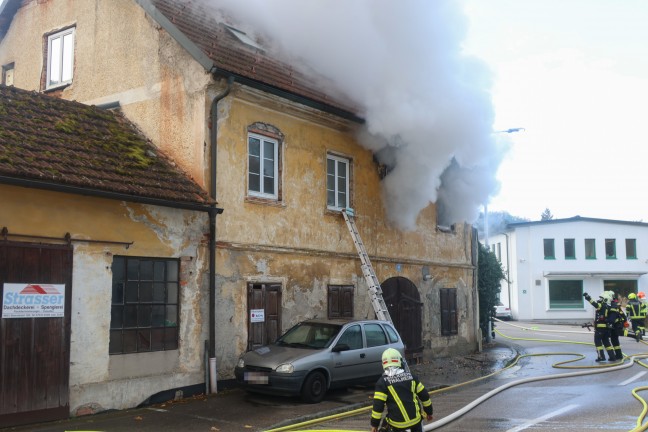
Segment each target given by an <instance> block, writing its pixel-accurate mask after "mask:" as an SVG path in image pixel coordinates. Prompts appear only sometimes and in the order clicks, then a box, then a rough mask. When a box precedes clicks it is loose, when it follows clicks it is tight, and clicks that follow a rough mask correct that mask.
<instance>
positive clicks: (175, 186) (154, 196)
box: [0, 85, 212, 208]
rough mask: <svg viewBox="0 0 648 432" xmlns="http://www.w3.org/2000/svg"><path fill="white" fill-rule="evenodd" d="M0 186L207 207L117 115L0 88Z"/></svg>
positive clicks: (199, 193)
mask: <svg viewBox="0 0 648 432" xmlns="http://www.w3.org/2000/svg"><path fill="white" fill-rule="evenodd" d="M0 181H1V182H5V183H13V184H21V183H20V182H21V181H24V182H25V185H34V184H41V183H42V184H46V185H49V186H50V188H51V186H52V185H58V186H60V187H61V188H62V190H65V188H66V187H67V188H69V189H70V190H73V189H74V190H76V188H81V190H82V191H83V193H87V194H92V192H93V191H95V192H96V193H97V194H98V195H102V196H106V194H108V195H107V196H110V194H114V196H115V197H117V196H122V195H126V198H128V197H133V200H134V201H138V200H139V199H142V200H141V201H144V202H153V203H155V202H158V201H160V202H161V205H167V206H170V207H174V206H176V205H177V206H178V207H187V206H188V207H191V208H192V207H196V206H197V207H198V208H200V206H207V205H209V204H211V203H212V201H211V200H210V198H209V195H208V194H207V193H206V192H205V191H204V190H203V189H202V188H201V187H200V186H198V184H196V183H195V182H194V181H193V180H192V179H191V178H189V177H188V176H187V175H186V174H185V173H184V172H182V171H181V170H180V169H179V168H178V167H177V166H175V165H174V164H173V162H171V161H170V160H169V159H168V158H167V157H165V156H164V155H163V154H162V153H160V151H159V149H158V148H157V147H156V146H155V145H154V144H153V143H151V142H150V141H148V140H147V139H146V138H145V137H144V136H143V135H142V134H141V133H140V132H139V131H138V130H137V129H136V128H135V127H134V126H133V125H132V124H131V123H129V122H128V121H127V120H126V119H125V118H124V117H123V116H122V115H121V114H119V113H116V112H112V111H107V110H103V109H100V108H97V107H94V106H88V105H84V104H81V103H78V102H72V101H67V100H63V99H58V98H54V97H50V96H46V95H43V94H41V93H36V92H30V91H25V90H20V89H17V88H15V87H7V86H3V85H0ZM30 182H31V183H30ZM138 198H139V199H138ZM146 199H148V201H146ZM126 200H128V199H126Z"/></svg>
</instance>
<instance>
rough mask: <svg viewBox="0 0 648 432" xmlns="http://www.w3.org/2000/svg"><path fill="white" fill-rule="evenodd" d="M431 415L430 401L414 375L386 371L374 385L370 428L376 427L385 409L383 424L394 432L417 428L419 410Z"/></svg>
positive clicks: (419, 415)
mask: <svg viewBox="0 0 648 432" xmlns="http://www.w3.org/2000/svg"><path fill="white" fill-rule="evenodd" d="M419 399H420V400H421V402H422V405H423V409H424V410H425V413H426V414H428V415H432V401H431V400H430V395H429V394H428V392H427V390H426V389H425V386H424V385H423V384H422V383H421V382H420V381H419V380H418V378H417V377H416V376H415V375H412V374H411V373H410V372H405V371H404V370H403V369H398V368H388V369H387V370H386V371H385V373H384V374H383V375H382V376H381V377H380V378H379V379H378V381H377V382H376V391H375V393H374V400H373V410H372V411H371V426H372V427H378V426H379V425H380V418H381V417H382V412H383V410H384V409H385V405H387V418H386V421H387V423H389V424H390V425H391V426H393V427H395V428H397V429H407V428H409V427H412V426H415V425H417V424H419V423H420V422H421V421H422V420H423V418H422V416H421V410H420V408H419Z"/></svg>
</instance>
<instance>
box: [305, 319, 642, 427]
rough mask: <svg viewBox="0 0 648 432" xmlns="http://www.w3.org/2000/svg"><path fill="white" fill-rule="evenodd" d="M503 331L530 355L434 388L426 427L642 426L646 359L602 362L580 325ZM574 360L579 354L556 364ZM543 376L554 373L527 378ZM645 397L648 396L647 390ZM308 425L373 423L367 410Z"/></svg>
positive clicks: (633, 350)
mask: <svg viewBox="0 0 648 432" xmlns="http://www.w3.org/2000/svg"><path fill="white" fill-rule="evenodd" d="M514 326H520V327H524V328H526V329H522V328H520V327H514ZM497 330H498V331H499V332H501V334H498V335H497V336H496V339H498V340H499V341H500V343H506V344H511V345H512V346H514V347H515V348H516V349H518V350H519V351H521V352H526V353H527V356H525V357H522V358H521V359H520V360H519V361H518V362H517V363H516V364H515V365H514V366H512V367H510V368H509V369H506V370H504V371H502V372H500V373H497V374H495V375H493V376H492V377H489V378H486V379H483V380H479V381H477V382H473V383H471V384H467V385H463V386H459V387H455V388H449V389H446V390H443V391H441V392H439V393H436V394H433V395H432V400H433V405H434V412H435V418H434V421H433V422H432V423H430V424H428V425H426V426H425V430H439V431H507V432H517V431H539V430H560V431H579V432H587V431H599V432H600V431H601V430H605V431H615V430H618V431H629V430H632V429H633V428H634V427H635V426H637V424H636V423H637V418H638V417H639V416H640V414H641V411H642V405H641V403H640V402H639V401H637V400H636V399H635V398H634V397H633V395H632V389H634V388H636V387H639V386H644V385H646V377H647V375H646V373H647V370H648V369H647V368H648V360H646V362H647V363H646V364H644V365H641V364H639V363H636V362H635V363H634V364H633V365H632V366H629V365H630V363H631V362H630V361H626V362H625V364H622V363H617V365H618V366H619V367H616V366H614V365H613V364H610V363H608V362H606V363H604V364H599V363H596V362H595V361H594V359H595V358H596V355H595V349H594V347H593V344H592V342H593V333H592V332H588V331H587V330H586V329H585V330H583V329H582V328H581V327H580V326H568V325H560V326H556V325H545V324H535V323H519V322H511V323H510V325H509V324H507V323H501V324H498V326H497ZM505 336H506V337H505ZM621 346H622V349H623V351H624V354H626V355H632V354H637V355H639V354H645V355H648V343H637V342H636V341H635V340H634V339H630V338H622V339H621ZM570 360H577V361H576V362H570V363H565V364H562V365H561V364H558V363H560V362H565V361H570ZM626 366H629V367H626ZM561 374H584V375H582V376H575V377H565V376H563V377H559V375H561ZM585 374H586V375H585ZM540 377H552V379H543V380H540V381H530V382H523V381H524V380H535V379H538V378H540ZM507 386H509V387H508V388H503V387H507ZM489 393H491V394H492V395H491V396H490V397H487V398H484V396H485V395H486V396H488V395H489ZM640 395H641V393H640ZM643 397H645V398H646V399H648V391H645V392H643ZM480 398H484V400H483V401H481V400H480ZM471 405H474V406H471ZM462 410H465V411H466V412H465V413H462ZM455 417H456V418H455ZM451 419H452V421H450V420H451ZM444 422H447V423H445V424H443V423H444ZM309 429H311V430H317V429H329V430H330V429H334V430H338V431H363V430H368V429H367V426H366V416H365V418H362V417H358V418H348V419H340V420H334V421H328V422H325V423H322V424H319V425H317V426H309ZM295 430H299V429H295Z"/></svg>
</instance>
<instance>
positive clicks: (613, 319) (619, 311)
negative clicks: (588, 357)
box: [603, 291, 628, 360]
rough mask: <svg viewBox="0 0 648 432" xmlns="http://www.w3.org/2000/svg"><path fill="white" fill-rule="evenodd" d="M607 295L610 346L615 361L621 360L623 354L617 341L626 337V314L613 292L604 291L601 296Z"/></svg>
mask: <svg viewBox="0 0 648 432" xmlns="http://www.w3.org/2000/svg"><path fill="white" fill-rule="evenodd" d="M606 293H608V294H607V297H606V300H607V302H608V305H609V306H610V309H609V311H608V324H609V326H610V342H611V344H612V349H613V350H614V355H615V357H616V359H617V360H623V353H622V352H621V342H620V341H619V336H624V335H625V336H627V331H628V330H627V327H626V325H627V324H626V323H627V322H628V319H627V317H626V314H625V312H624V310H623V308H622V307H621V305H620V304H619V301H618V299H617V296H616V294H614V292H613V291H605V292H604V293H603V294H604V295H605V294H606Z"/></svg>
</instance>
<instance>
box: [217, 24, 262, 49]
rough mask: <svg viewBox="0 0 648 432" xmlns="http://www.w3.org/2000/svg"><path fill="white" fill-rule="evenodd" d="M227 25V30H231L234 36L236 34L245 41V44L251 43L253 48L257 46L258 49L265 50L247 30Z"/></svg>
mask: <svg viewBox="0 0 648 432" xmlns="http://www.w3.org/2000/svg"><path fill="white" fill-rule="evenodd" d="M225 27H227V30H229V31H230V33H232V34H233V35H234V36H236V38H237V39H238V40H240V41H241V42H243V43H244V44H245V45H249V46H251V47H252V48H256V49H258V50H261V51H263V48H262V47H261V45H259V44H258V43H256V42H255V41H254V39H252V38H251V37H250V36H248V35H247V34H246V33H245V32H242V31H241V30H239V29H236V28H234V27H230V26H228V25H226V26H225Z"/></svg>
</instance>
